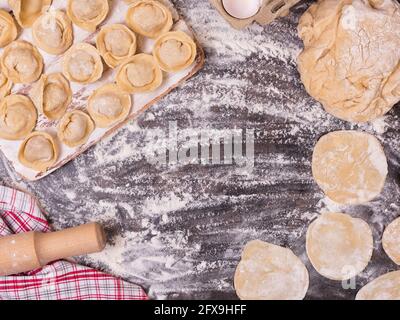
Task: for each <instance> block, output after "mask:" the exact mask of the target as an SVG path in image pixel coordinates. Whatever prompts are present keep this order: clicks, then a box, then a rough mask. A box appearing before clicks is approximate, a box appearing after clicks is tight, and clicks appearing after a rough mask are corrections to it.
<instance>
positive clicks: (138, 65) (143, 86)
mask: <svg viewBox="0 0 400 320" xmlns="http://www.w3.org/2000/svg"><path fill="white" fill-rule="evenodd" d="M116 81H117V84H118V86H119V87H120V88H121V89H122V90H124V91H126V92H128V93H140V92H150V91H154V90H156V89H157V88H158V87H159V86H161V84H162V81H163V74H162V71H161V69H160V67H159V66H158V64H157V63H156V60H155V59H154V57H153V56H151V55H148V54H144V53H140V54H137V55H135V56H133V57H132V58H129V59H128V60H125V61H124V62H123V63H122V64H121V65H120V66H119V68H118V71H117V75H116Z"/></svg>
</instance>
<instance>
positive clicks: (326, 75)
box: [298, 0, 400, 122]
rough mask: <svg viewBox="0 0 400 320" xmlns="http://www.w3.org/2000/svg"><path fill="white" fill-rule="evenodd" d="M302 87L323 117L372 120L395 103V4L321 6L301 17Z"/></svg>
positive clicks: (399, 59) (399, 27)
mask: <svg viewBox="0 0 400 320" xmlns="http://www.w3.org/2000/svg"><path fill="white" fill-rule="evenodd" d="M299 34H300V36H301V38H302V39H303V41H304V47H305V49H304V51H303V52H302V53H301V54H300V56H299V59H298V65H299V71H300V74H301V78H302V81H303V83H304V85H305V87H306V89H307V91H308V92H309V94H310V95H311V96H313V97H314V98H315V99H316V100H318V101H320V102H321V103H322V104H323V105H324V107H325V109H326V111H327V112H329V113H331V114H332V115H334V116H336V117H338V118H340V119H343V120H346V121H351V122H366V121H371V120H374V119H376V118H378V117H380V116H382V115H384V114H385V113H386V112H388V111H389V110H390V109H391V108H392V107H393V106H394V105H395V104H396V103H397V102H398V101H399V100H400V50H399V47H400V4H399V3H398V2H397V1H395V0H386V1H381V0H338V1H329V0H323V1H318V2H317V3H315V4H313V5H312V6H311V7H310V8H309V9H308V11H306V13H305V14H304V15H303V16H302V18H301V19H300V24H299Z"/></svg>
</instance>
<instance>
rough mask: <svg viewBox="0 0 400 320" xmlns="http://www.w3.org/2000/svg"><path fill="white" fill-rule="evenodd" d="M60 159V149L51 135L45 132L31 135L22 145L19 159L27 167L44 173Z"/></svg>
mask: <svg viewBox="0 0 400 320" xmlns="http://www.w3.org/2000/svg"><path fill="white" fill-rule="evenodd" d="M57 158H58V148H57V145H56V143H55V141H54V139H53V137H52V136H51V135H49V134H48V133H45V132H38V131H36V132H33V133H31V134H30V135H29V136H28V137H27V138H26V139H25V140H24V142H23V143H22V144H21V147H20V149H19V152H18V159H19V161H20V162H21V164H23V165H24V166H25V167H27V168H30V169H33V170H35V171H39V172H44V171H46V170H47V169H49V168H50V167H51V166H53V165H54V163H55V162H56V161H57Z"/></svg>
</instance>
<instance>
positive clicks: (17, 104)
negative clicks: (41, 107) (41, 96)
mask: <svg viewBox="0 0 400 320" xmlns="http://www.w3.org/2000/svg"><path fill="white" fill-rule="evenodd" d="M36 121H37V112H36V108H35V106H34V105H33V103H32V101H31V100H30V99H29V98H28V97H25V96H22V95H18V94H15V95H11V96H7V97H6V98H4V99H3V100H1V102H0V138H1V139H6V140H22V139H24V138H25V137H26V136H27V135H28V134H29V133H31V132H32V130H33V129H34V128H35V126H36Z"/></svg>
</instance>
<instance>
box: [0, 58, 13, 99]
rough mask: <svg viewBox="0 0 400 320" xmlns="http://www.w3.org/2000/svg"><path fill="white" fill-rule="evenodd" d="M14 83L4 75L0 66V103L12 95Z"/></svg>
mask: <svg viewBox="0 0 400 320" xmlns="http://www.w3.org/2000/svg"><path fill="white" fill-rule="evenodd" d="M11 88H12V82H11V81H10V80H9V79H8V78H7V77H6V75H5V74H4V73H3V71H2V68H1V65H0V101H1V100H2V99H3V98H4V97H6V96H8V95H9V94H10V91H11Z"/></svg>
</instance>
